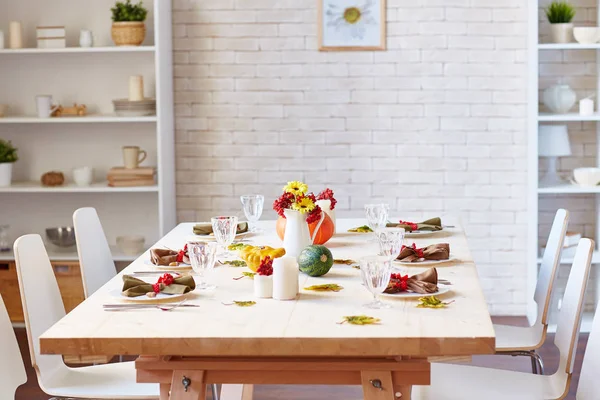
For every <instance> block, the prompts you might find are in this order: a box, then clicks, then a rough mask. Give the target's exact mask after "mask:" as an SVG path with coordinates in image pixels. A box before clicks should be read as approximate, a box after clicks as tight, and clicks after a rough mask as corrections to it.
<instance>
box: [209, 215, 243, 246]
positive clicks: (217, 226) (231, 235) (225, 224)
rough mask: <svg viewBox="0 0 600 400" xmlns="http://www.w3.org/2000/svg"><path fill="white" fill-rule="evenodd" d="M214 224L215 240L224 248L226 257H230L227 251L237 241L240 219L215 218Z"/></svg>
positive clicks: (212, 220)
mask: <svg viewBox="0 0 600 400" xmlns="http://www.w3.org/2000/svg"><path fill="white" fill-rule="evenodd" d="M210 222H211V223H212V228H213V233H214V235H215V240H216V241H217V243H219V244H220V245H221V246H222V247H223V248H224V255H229V254H230V252H229V250H228V249H227V247H229V245H230V244H231V243H233V241H234V239H235V233H236V232H237V227H238V217H213V218H211V219H210Z"/></svg>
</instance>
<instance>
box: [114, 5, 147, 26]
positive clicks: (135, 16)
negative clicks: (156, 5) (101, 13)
mask: <svg viewBox="0 0 600 400" xmlns="http://www.w3.org/2000/svg"><path fill="white" fill-rule="evenodd" d="M110 10H111V11H112V20H113V21H114V22H131V21H138V22H139V21H145V20H146V15H147V14H148V10H147V9H146V8H145V7H144V5H143V3H142V2H141V1H140V2H139V3H138V4H131V0H126V1H125V2H121V1H117V3H116V4H115V6H114V7H113V8H111V9H110Z"/></svg>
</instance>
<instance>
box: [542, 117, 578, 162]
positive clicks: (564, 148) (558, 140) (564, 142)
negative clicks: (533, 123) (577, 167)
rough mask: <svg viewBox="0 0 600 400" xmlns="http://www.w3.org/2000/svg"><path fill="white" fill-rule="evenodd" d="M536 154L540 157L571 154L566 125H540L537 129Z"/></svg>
mask: <svg viewBox="0 0 600 400" xmlns="http://www.w3.org/2000/svg"><path fill="white" fill-rule="evenodd" d="M538 135H539V136H538V154H539V155H540V156H542V157H564V156H570V155H571V146H570V145H569V131H568V130H567V126H566V125H541V126H540V127H539V131H538Z"/></svg>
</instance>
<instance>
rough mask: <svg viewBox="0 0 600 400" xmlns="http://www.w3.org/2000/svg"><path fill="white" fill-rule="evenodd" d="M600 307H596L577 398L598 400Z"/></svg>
mask: <svg viewBox="0 0 600 400" xmlns="http://www.w3.org/2000/svg"><path fill="white" fill-rule="evenodd" d="M598 371H600V307H596V314H595V315H594V322H593V325H592V331H591V332H590V336H589V337H588V342H587V347H586V348H585V355H584V356H583V365H582V366H581V374H580V375H579V385H578V386H577V394H576V396H575V398H576V399H577V400H596V399H597V398H598V395H599V394H600V379H598Z"/></svg>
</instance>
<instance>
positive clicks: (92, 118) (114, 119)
mask: <svg viewBox="0 0 600 400" xmlns="http://www.w3.org/2000/svg"><path fill="white" fill-rule="evenodd" d="M156 121H157V117H156V115H152V116H149V117H119V116H116V115H89V116H86V117H60V118H38V117H34V116H24V117H5V118H0V124H97V123H131V122H134V123H135V122H156Z"/></svg>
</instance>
